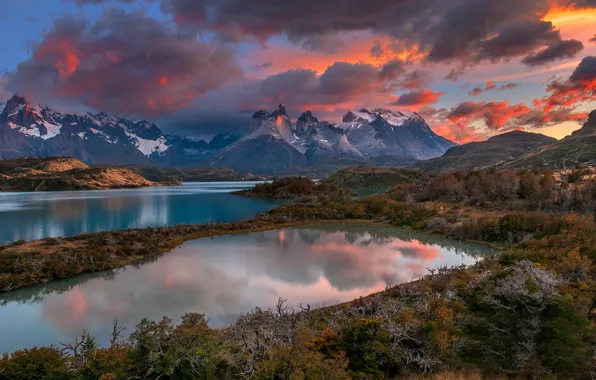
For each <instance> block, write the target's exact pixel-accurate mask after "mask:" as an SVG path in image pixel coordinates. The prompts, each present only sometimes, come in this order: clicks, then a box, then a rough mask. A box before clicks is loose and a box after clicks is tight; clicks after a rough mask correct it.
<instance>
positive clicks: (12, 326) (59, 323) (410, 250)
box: [0, 225, 492, 351]
mask: <svg viewBox="0 0 596 380" xmlns="http://www.w3.org/2000/svg"><path fill="white" fill-rule="evenodd" d="M482 252H484V253H492V251H490V249H488V248H486V247H480V246H476V245H466V244H461V243H458V242H451V241H448V240H444V239H437V238H431V237H427V236H424V235H417V234H411V233H409V232H403V231H399V230H393V229H386V228H379V227H373V226H368V225H345V226H344V225H335V226H330V225H325V226H316V227H311V228H290V229H284V230H281V231H268V232H260V233H255V234H249V235H243V236H239V235H235V236H220V237H216V238H213V239H203V240H197V241H193V242H189V243H187V244H185V245H184V246H182V247H180V248H179V249H177V250H176V251H175V252H173V253H170V254H167V255H164V256H161V257H158V258H154V259H153V260H148V261H147V262H145V263H143V264H138V265H134V266H129V267H127V268H125V269H121V270H118V271H116V272H110V275H109V276H104V275H102V274H94V275H89V276H87V277H82V278H81V279H78V280H77V279H76V278H75V279H69V280H67V281H64V282H60V281H58V282H54V283H49V284H45V285H43V286H41V287H32V288H26V289H21V290H18V291H16V292H12V293H10V294H9V295H10V298H7V299H6V301H7V302H5V303H4V304H3V306H2V307H0V323H3V326H5V328H6V329H5V331H4V334H5V335H6V334H8V337H7V339H8V341H12V342H13V343H11V344H13V346H10V347H9V348H10V349H15V347H14V342H19V338H20V337H22V336H23V334H25V335H26V336H25V337H24V338H25V340H26V341H28V342H30V341H35V342H36V343H37V344H51V343H55V342H56V341H57V340H64V339H66V338H64V337H65V336H66V337H72V335H74V334H76V333H78V332H80V331H81V330H82V329H88V330H90V331H92V332H93V333H94V334H95V335H96V336H97V337H98V339H99V341H100V342H103V340H102V339H105V338H107V336H108V333H109V328H110V326H111V321H112V319H113V318H118V319H119V320H120V322H121V323H123V324H124V325H127V326H128V327H130V328H131V329H132V327H133V326H134V325H135V324H136V323H138V322H139V321H140V320H141V319H142V318H144V317H148V318H150V319H160V318H161V317H162V316H164V315H167V316H169V317H172V318H174V319H175V320H176V318H179V317H180V316H181V315H182V314H184V313H186V312H201V313H205V314H206V315H207V317H208V318H209V323H210V325H211V326H214V327H221V326H226V325H229V324H230V323H231V322H233V321H234V319H235V318H236V316H237V315H238V314H240V313H243V312H247V311H249V310H251V309H253V308H254V307H255V306H261V307H265V308H267V307H271V306H272V305H273V304H274V303H275V301H276V299H277V297H279V296H283V297H287V298H288V299H289V300H290V302H291V303H292V304H298V303H301V302H302V303H311V304H312V305H326V304H332V303H339V302H343V301H347V300H350V299H354V298H357V297H359V296H361V295H367V294H370V293H374V292H377V291H380V290H382V289H384V288H385V286H387V285H395V284H398V283H401V282H406V281H409V280H411V279H412V278H413V277H415V276H416V275H418V274H424V273H425V272H426V270H427V268H431V267H436V266H438V265H456V264H462V263H464V264H471V263H474V262H475V261H477V260H478V259H479V258H480V256H479V255H480V254H481V253H482ZM77 281H79V284H78V285H77ZM73 285H74V286H73ZM1 298H2V297H0V301H1ZM0 305H2V303H1V302H0ZM9 309H11V310H13V312H18V310H19V309H22V311H21V313H23V314H25V315H26V314H29V315H31V313H32V310H39V312H40V314H41V315H40V319H41V320H40V322H39V323H37V324H35V325H31V326H27V324H28V323H31V321H30V320H29V319H27V318H25V319H18V318H9V317H8V316H9V315H10V313H9V312H8V311H7V310H9ZM27 327H29V328H27ZM129 330H130V329H129ZM12 331H20V333H19V336H16V335H15V336H12V337H11V336H10V335H11V334H12ZM23 331H24V332H23ZM40 331H42V332H43V334H40ZM15 334H16V333H15ZM29 334H31V336H29ZM50 339H52V340H50ZM5 348H6V347H4V346H3V344H2V342H0V351H2V350H3V349H5Z"/></svg>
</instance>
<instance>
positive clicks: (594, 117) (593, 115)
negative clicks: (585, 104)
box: [588, 110, 596, 125]
mask: <svg viewBox="0 0 596 380" xmlns="http://www.w3.org/2000/svg"><path fill="white" fill-rule="evenodd" d="M588 124H595V125H596V110H594V111H592V112H590V116H589V117H588Z"/></svg>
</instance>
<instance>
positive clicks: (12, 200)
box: [0, 182, 279, 245]
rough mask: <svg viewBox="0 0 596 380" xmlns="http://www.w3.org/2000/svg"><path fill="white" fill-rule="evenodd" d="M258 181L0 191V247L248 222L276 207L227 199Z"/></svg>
mask: <svg viewBox="0 0 596 380" xmlns="http://www.w3.org/2000/svg"><path fill="white" fill-rule="evenodd" d="M257 183H259V182H211V183H185V184H183V185H182V186H173V187H145V188H140V189H122V190H97V191H95V190H93V191H66V192H36V193H2V192H0V245H3V244H6V243H8V242H11V241H16V240H36V239H42V238H45V237H56V236H72V235H77V234H80V233H83V232H96V231H105V230H122V229H127V228H141V227H149V226H153V227H160V226H164V225H173V224H187V223H193V224H194V223H196V224H202V223H206V222H209V221H213V222H232V221H238V220H243V219H249V218H251V217H253V216H254V215H255V214H256V213H258V212H263V211H267V210H269V209H271V208H273V207H275V206H276V205H278V204H279V203H278V202H275V201H269V200H257V199H250V198H246V197H241V196H237V195H231V194H228V193H229V192H231V191H235V190H243V189H248V188H252V187H253V186H254V185H255V184H257Z"/></svg>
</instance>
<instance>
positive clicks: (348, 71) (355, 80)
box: [319, 62, 391, 97]
mask: <svg viewBox="0 0 596 380" xmlns="http://www.w3.org/2000/svg"><path fill="white" fill-rule="evenodd" d="M390 71H391V70H390ZM380 75H381V73H380V72H379V70H378V69H377V68H376V67H375V66H373V65H369V64H366V63H358V64H351V63H347V62H336V63H334V64H333V65H332V66H330V67H328V68H327V70H325V72H324V73H323V74H322V75H321V77H320V78H319V82H320V84H319V89H320V91H321V93H323V94H326V95H337V96H347V97H351V96H354V95H358V94H361V93H362V92H368V91H370V90H373V89H374V88H376V87H377V86H378V82H379V80H380Z"/></svg>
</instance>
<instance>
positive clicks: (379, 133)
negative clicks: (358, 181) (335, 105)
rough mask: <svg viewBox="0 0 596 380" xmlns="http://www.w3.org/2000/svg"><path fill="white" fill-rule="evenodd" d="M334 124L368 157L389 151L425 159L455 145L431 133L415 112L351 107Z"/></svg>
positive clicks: (389, 153) (437, 155)
mask: <svg viewBox="0 0 596 380" xmlns="http://www.w3.org/2000/svg"><path fill="white" fill-rule="evenodd" d="M337 127H338V128H340V129H342V130H343V131H344V132H345V134H346V136H347V137H348V141H350V143H351V144H352V145H353V146H354V147H356V149H358V150H359V151H360V152H362V154H364V155H365V156H367V157H376V156H380V155H392V156H403V157H414V158H417V159H419V160H426V159H430V158H435V157H440V156H442V155H443V154H444V153H445V152H446V151H447V150H448V149H450V148H452V147H454V146H456V145H457V144H455V143H453V142H452V141H449V140H447V139H446V138H444V137H441V136H439V135H437V134H436V133H434V132H433V131H432V129H431V128H430V127H429V125H428V124H427V123H426V121H425V120H424V118H423V117H422V116H420V115H419V114H417V113H415V112H407V111H391V110H387V109H379V110H374V111H369V110H367V109H362V110H360V111H350V112H348V113H347V114H346V115H345V116H344V118H343V122H342V123H340V124H338V125H337Z"/></svg>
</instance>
